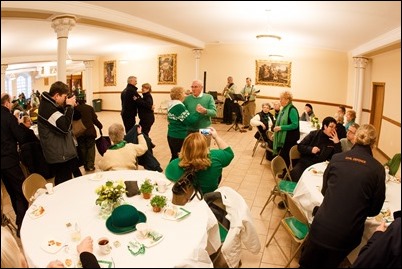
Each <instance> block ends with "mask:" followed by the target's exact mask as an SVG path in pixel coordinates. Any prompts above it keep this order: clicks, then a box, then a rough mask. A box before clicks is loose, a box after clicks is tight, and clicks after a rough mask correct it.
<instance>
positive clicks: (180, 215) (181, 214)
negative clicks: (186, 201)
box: [163, 207, 191, 220]
mask: <svg viewBox="0 0 402 269" xmlns="http://www.w3.org/2000/svg"><path fill="white" fill-rule="evenodd" d="M165 212H166V211H164V212H163V218H164V219H167V220H182V219H183V218H185V217H187V216H188V215H190V214H191V212H190V211H188V210H187V209H184V208H182V207H179V208H178V209H177V213H176V216H170V215H167V214H165Z"/></svg>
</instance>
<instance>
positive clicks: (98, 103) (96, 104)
mask: <svg viewBox="0 0 402 269" xmlns="http://www.w3.org/2000/svg"><path fill="white" fill-rule="evenodd" d="M92 106H93V108H94V110H95V112H101V111H102V99H93V100H92Z"/></svg>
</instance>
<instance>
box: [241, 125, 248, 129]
mask: <svg viewBox="0 0 402 269" xmlns="http://www.w3.org/2000/svg"><path fill="white" fill-rule="evenodd" d="M242 128H243V129H248V128H250V126H248V125H244V126H243V127H242Z"/></svg>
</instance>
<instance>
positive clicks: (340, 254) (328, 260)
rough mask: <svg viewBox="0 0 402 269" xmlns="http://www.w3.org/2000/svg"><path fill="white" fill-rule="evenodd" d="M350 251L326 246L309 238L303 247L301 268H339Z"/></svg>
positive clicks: (300, 261) (300, 260)
mask: <svg viewBox="0 0 402 269" xmlns="http://www.w3.org/2000/svg"><path fill="white" fill-rule="evenodd" d="M352 250H353V248H352ZM350 251H351V250H350ZM350 251H349V250H348V251H345V250H343V251H341V250H334V249H329V248H325V247H322V246H320V245H317V244H316V243H314V242H312V241H311V240H309V238H307V239H306V241H305V243H304V246H303V248H302V252H301V256H300V259H299V265H300V268H337V267H338V265H339V264H340V263H341V262H342V261H343V260H344V259H345V258H346V257H347V255H348V254H349V253H350Z"/></svg>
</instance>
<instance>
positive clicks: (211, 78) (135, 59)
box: [84, 45, 401, 156]
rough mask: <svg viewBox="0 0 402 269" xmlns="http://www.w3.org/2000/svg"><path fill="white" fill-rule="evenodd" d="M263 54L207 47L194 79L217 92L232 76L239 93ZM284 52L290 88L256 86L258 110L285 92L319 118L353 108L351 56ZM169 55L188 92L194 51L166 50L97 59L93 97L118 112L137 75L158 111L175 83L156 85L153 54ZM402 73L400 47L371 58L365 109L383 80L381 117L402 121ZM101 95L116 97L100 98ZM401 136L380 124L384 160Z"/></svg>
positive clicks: (299, 50)
mask: <svg viewBox="0 0 402 269" xmlns="http://www.w3.org/2000/svg"><path fill="white" fill-rule="evenodd" d="M264 51H265V49H264V48H261V47H257V46H255V47H252V46H241V45H207V46H206V48H205V49H204V50H203V51H202V54H201V59H200V67H199V74H198V77H199V78H200V79H203V73H204V71H206V72H207V75H206V77H207V80H206V90H207V91H208V90H215V91H218V92H219V93H221V92H222V90H223V87H224V85H225V83H226V78H227V76H229V75H231V76H233V77H234V81H235V83H236V84H237V87H238V90H240V89H241V88H242V87H243V86H244V84H245V78H246V77H251V78H252V81H253V83H254V82H255V75H256V74H255V72H256V71H255V64H256V63H255V61H256V60H267V58H268V57H267V56H266V53H264ZM283 51H284V55H286V58H284V61H291V62H292V76H291V88H285V87H274V86H266V85H256V87H257V89H260V90H261V92H260V94H259V98H257V109H259V108H260V107H261V104H262V103H263V102H266V101H273V99H275V98H277V97H278V96H279V94H280V93H281V92H282V91H284V90H290V91H292V92H293V97H294V99H295V102H294V103H295V105H296V107H297V108H298V109H299V112H300V113H301V112H302V111H303V108H304V104H305V103H306V102H310V103H312V105H313V107H314V111H315V113H316V115H317V116H318V117H319V118H320V120H322V119H323V118H324V117H326V116H332V115H334V113H335V112H336V106H337V105H339V104H343V105H347V106H350V107H352V106H353V100H354V95H355V94H354V87H355V68H354V64H353V58H352V57H351V56H350V55H348V54H346V53H342V52H337V51H329V50H320V49H311V48H297V49H294V48H293V49H291V50H289V49H287V48H284V49H283ZM170 53H176V54H177V85H180V86H184V87H185V88H186V89H189V86H190V84H191V82H192V80H193V79H195V77H196V74H195V70H196V67H195V56H194V54H193V51H192V50H191V49H187V48H182V47H165V48H162V49H158V50H156V49H155V50H151V49H150V50H147V51H145V52H144V51H143V52H141V53H138V54H137V55H131V56H130V57H131V58H129V59H128V63H125V64H122V63H120V62H119V61H118V60H119V59H123V58H125V59H127V56H122V55H118V54H116V55H111V56H108V57H103V58H100V59H99V61H98V62H97V65H95V66H96V67H95V68H94V80H95V79H96V82H95V83H94V86H95V87H94V92H100V94H98V95H95V96H94V98H102V100H103V109H105V110H115V111H119V110H120V109H121V104H120V92H121V90H123V89H124V87H125V86H126V80H127V77H128V76H130V75H135V76H137V78H138V85H137V87H138V88H140V87H141V84H143V83H145V82H148V83H150V84H151V85H152V89H153V91H155V93H154V94H153V97H154V103H155V105H156V107H158V106H159V105H160V103H161V102H162V100H165V99H169V95H168V93H169V90H170V89H171V88H172V86H173V85H158V84H157V73H158V70H157V55H159V54H170ZM108 60H117V85H116V86H109V87H104V86H103V62H104V61H108ZM400 72H401V69H400V49H397V50H394V51H391V52H387V53H384V54H381V55H377V56H374V57H372V58H371V59H370V61H369V64H368V65H367V67H366V71H365V80H364V86H363V87H364V93H363V109H366V110H369V109H370V108H371V87H372V86H371V85H372V82H384V83H386V95H385V107H384V116H386V117H388V118H390V119H392V120H394V121H397V122H398V123H400V118H401V117H400V111H401V104H400V98H401V93H400V89H401V83H400V74H401V73H400ZM84 79H85V78H84ZM96 87H98V90H97V89H95V88H96ZM105 92H115V93H113V94H104V93H105ZM316 102H318V103H316ZM320 102H322V103H324V104H320ZM369 117H370V115H369V113H367V112H364V113H363V114H362V120H361V122H359V123H368V121H369ZM395 134H397V135H395ZM395 137H396V138H397V139H395ZM400 137H401V135H400V127H398V126H396V125H395V124H393V123H390V122H388V121H385V120H383V122H382V127H381V134H380V138H379V148H380V149H381V150H382V151H383V152H384V153H386V154H387V155H388V156H393V154H394V153H395V152H396V151H398V152H400Z"/></svg>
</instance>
